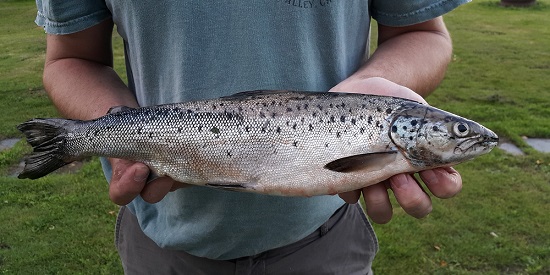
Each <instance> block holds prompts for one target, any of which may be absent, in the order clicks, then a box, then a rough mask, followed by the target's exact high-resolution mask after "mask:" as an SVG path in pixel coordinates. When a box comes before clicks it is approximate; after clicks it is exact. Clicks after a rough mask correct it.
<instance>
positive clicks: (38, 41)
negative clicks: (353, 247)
mask: <svg viewBox="0 0 550 275" xmlns="http://www.w3.org/2000/svg"><path fill="white" fill-rule="evenodd" d="M35 13H36V11H35V8H34V1H5V0H4V1H0V22H1V24H0V45H1V48H2V50H3V51H2V54H0V93H1V97H0V102H1V104H2V108H0V112H1V113H0V115H2V118H3V119H2V120H0V138H8V137H21V135H20V134H19V133H18V132H17V130H16V129H15V126H16V125H17V124H18V123H21V122H23V121H24V120H26V119H29V118H32V117H48V116H57V114H56V111H55V110H54V108H53V107H52V106H51V104H50V102H49V100H48V98H47V96H46V95H45V94H44V92H43V90H42V83H41V71H42V66H43V58H44V49H45V43H44V38H45V35H44V32H43V31H42V30H41V29H40V28H37V27H36V26H35V25H34V23H33V22H32V21H33V19H34V16H35ZM549 15H550V0H543V1H541V0H539V1H538V4H537V5H536V6H534V7H531V8H527V9H514V8H502V7H500V6H499V5H498V2H497V1H482V0H480V1H474V2H472V3H469V4H467V5H464V6H462V7H460V8H459V9H457V10H456V11H454V12H453V13H451V14H449V15H447V16H446V17H445V20H446V22H447V26H448V28H449V30H450V31H451V33H452V35H453V39H454V45H455V49H454V58H453V62H452V63H451V65H450V67H449V72H448V74H447V77H446V79H445V81H444V83H443V84H442V85H441V87H440V88H439V90H438V91H437V92H436V93H435V94H434V95H432V96H431V97H429V98H428V101H429V102H430V103H431V104H433V105H435V106H437V107H440V108H443V109H446V110H448V111H451V112H454V113H457V114H460V115H463V116H465V117H468V118H471V119H474V120H476V121H478V122H480V123H482V124H484V125H486V126H488V127H489V128H491V129H493V130H495V131H496V132H497V133H498V134H499V135H500V136H501V137H503V138H505V139H507V140H510V141H512V142H514V143H516V145H518V146H520V147H521V148H523V149H524V150H525V151H526V153H527V154H526V155H525V156H521V157H515V156H511V155H508V154H506V153H504V152H503V151H501V150H499V149H495V150H494V151H493V152H492V153H491V154H489V155H485V156H482V157H480V158H478V159H476V160H475V161H472V162H469V163H465V164H462V165H459V166H458V167H457V169H458V170H459V171H460V172H461V173H462V175H463V178H464V188H463V191H462V192H461V193H460V194H459V195H458V196H457V197H456V198H454V199H451V200H438V199H434V200H433V203H434V210H433V212H432V214H430V215H429V216H428V217H427V218H424V219H422V220H416V219H414V218H411V217H409V216H407V215H406V214H405V213H404V212H403V211H402V210H401V209H400V208H399V207H398V206H397V205H396V206H395V210H394V212H395V215H394V218H393V220H392V221H391V222H390V223H389V224H386V225H375V228H376V232H377V234H378V236H379V239H380V246H381V248H380V253H379V255H378V256H377V258H376V261H375V265H374V271H375V273H377V274H550V237H549V236H550V219H549V214H548V213H550V155H549V154H542V153H537V152H535V151H534V150H532V149H530V148H528V147H527V146H526V144H525V142H524V141H523V139H522V137H523V136H529V137H545V138H550V77H549V75H550V27H548V26H550V16H549ZM115 39H116V40H115V42H116V43H115V46H116V51H115V52H116V55H117V58H116V64H117V65H116V67H117V71H119V72H120V73H121V74H124V71H123V65H124V61H123V57H122V50H121V49H122V47H121V45H120V38H118V37H117V36H115ZM28 151H29V148H28V147H27V146H26V145H25V144H24V142H20V143H18V144H17V145H16V146H15V147H14V148H13V149H10V150H7V151H2V152H0V221H1V222H0V274H120V273H121V272H122V270H121V268H120V263H119V260H118V256H117V254H116V250H115V248H114V244H113V231H114V230H113V227H114V221H115V217H116V211H117V206H115V205H113V204H112V203H111V202H110V201H109V199H108V194H107V185H106V183H105V181H104V179H103V176H102V173H101V171H100V168H99V163H98V161H97V160H95V159H94V160H92V161H90V162H88V163H86V164H85V165H84V166H83V168H82V169H81V170H79V171H78V173H74V174H54V175H51V176H48V177H46V178H43V179H39V180H35V181H29V180H18V179H16V178H14V177H13V175H11V174H12V173H13V172H12V170H13V169H12V167H13V166H14V165H16V164H17V163H19V161H20V159H21V157H22V156H23V155H24V154H25V153H26V152H28Z"/></svg>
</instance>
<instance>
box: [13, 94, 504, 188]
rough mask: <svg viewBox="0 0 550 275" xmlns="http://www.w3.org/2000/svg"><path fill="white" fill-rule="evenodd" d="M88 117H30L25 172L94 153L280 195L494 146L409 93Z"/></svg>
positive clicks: (359, 181)
mask: <svg viewBox="0 0 550 275" xmlns="http://www.w3.org/2000/svg"><path fill="white" fill-rule="evenodd" d="M116 109H117V111H112V112H110V113H109V114H107V115H105V116H103V117H100V118H98V119H95V120H90V121H79V120H67V119H33V120H30V121H27V122H25V123H22V124H20V125H19V126H18V129H19V130H21V131H22V132H23V133H24V134H25V135H26V137H27V141H28V142H29V143H30V144H31V145H32V146H33V147H34V152H33V153H32V154H31V155H30V156H28V157H27V158H26V164H25V168H24V170H23V172H22V173H21V174H20V175H19V178H31V179H36V178H39V177H42V176H45V175H46V174H48V173H50V172H52V171H54V170H56V169H57V168H59V167H61V166H63V165H66V164H68V163H70V162H72V161H75V160H78V159H82V158H84V157H87V156H103V157H113V158H123V159H129V160H134V161H140V162H143V163H145V164H147V165H148V166H149V167H150V168H151V169H152V170H153V171H154V172H155V173H157V174H158V175H166V176H170V177H172V178H174V179H175V180H178V181H181V182H185V183H189V184H195V185H203V186H211V187H218V188H226V189H231V190H237V191H247V192H257V193H263V194H271V195H284V196H313V195H323V194H336V193H340V192H345V191H350V190H355V189H359V188H362V187H365V186H368V185H372V184H375V183H378V182H380V181H383V180H385V179H388V178H389V177H391V176H393V175H396V174H400V173H411V172H418V171H421V170H425V169H429V168H434V167H440V166H450V165H454V164H457V163H460V162H463V161H466V160H469V159H472V158H474V157H476V156H479V155H481V154H485V153H488V152H489V151H490V150H491V149H492V148H493V147H495V145H496V144H497V142H498V137H497V135H496V134H495V133H493V132H492V131H491V130H489V129H487V128H485V127H483V126H481V125H480V124H478V123H476V122H474V121H471V120H467V119H465V118H462V117H459V116H457V115H454V114H451V113H448V112H445V111H442V110H439V109H437V108H434V107H431V106H427V105H423V104H421V103H418V102H415V101H410V100H406V99H402V98H395V97H386V96H376V95H363V94H351V93H328V92H322V93H310V92H290V91H254V92H243V93H238V94H235V95H233V96H229V97H222V98H218V99H212V100H203V101H193V102H186V103H179V104H167V105H159V106H151V107H142V108H136V109H134V108H128V107H121V108H116Z"/></svg>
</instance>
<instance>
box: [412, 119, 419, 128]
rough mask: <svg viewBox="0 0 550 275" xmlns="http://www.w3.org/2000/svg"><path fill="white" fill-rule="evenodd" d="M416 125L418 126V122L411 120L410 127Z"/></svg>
mask: <svg viewBox="0 0 550 275" xmlns="http://www.w3.org/2000/svg"><path fill="white" fill-rule="evenodd" d="M416 124H418V121H416V119H414V120H411V126H413V127H414V126H416Z"/></svg>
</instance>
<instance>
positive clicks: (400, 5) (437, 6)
mask: <svg viewBox="0 0 550 275" xmlns="http://www.w3.org/2000/svg"><path fill="white" fill-rule="evenodd" d="M467 2H470V0H437V1H434V0H414V1H410V0H405V1H397V0H393V1H388V0H372V2H371V7H370V10H371V15H372V17H373V18H374V19H375V20H376V21H378V23H380V24H383V25H386V26H394V27H398V26H407V25H413V24H417V23H421V22H425V21H428V20H431V19H434V18H436V17H438V16H441V15H443V14H445V13H448V12H450V11H451V10H453V9H455V8H456V7H458V6H460V5H462V4H464V3H467Z"/></svg>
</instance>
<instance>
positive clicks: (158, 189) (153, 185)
mask: <svg viewBox="0 0 550 275" xmlns="http://www.w3.org/2000/svg"><path fill="white" fill-rule="evenodd" d="M175 183H176V181H174V180H173V179H172V178H169V177H160V178H156V179H155V180H153V181H151V182H149V183H147V185H145V187H144V188H143V191H141V193H140V194H141V198H142V199H143V200H144V201H146V202H148V203H157V202H159V201H161V200H162V199H163V198H164V197H165V196H166V194H168V192H170V190H171V189H172V187H173V186H174V185H175Z"/></svg>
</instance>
